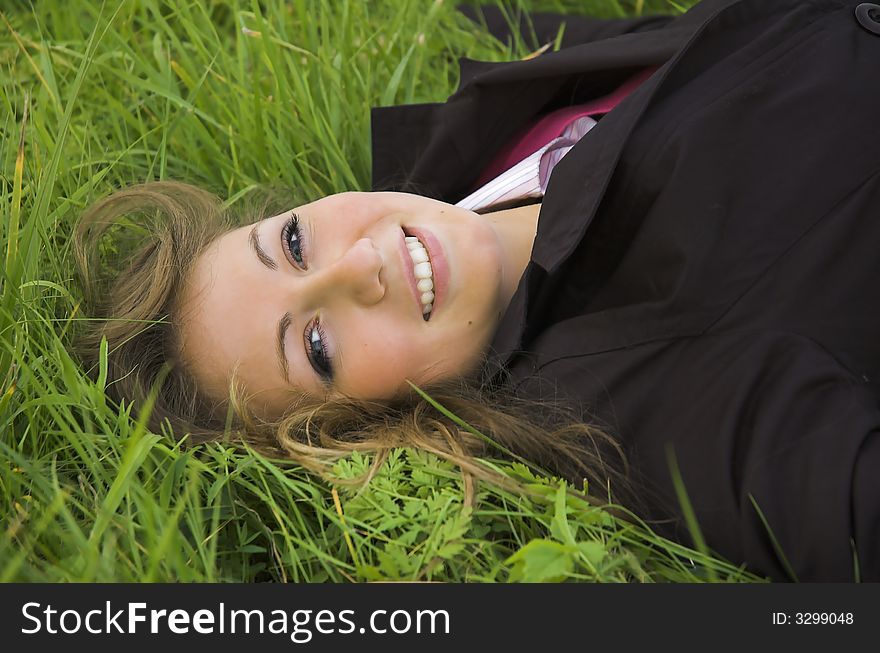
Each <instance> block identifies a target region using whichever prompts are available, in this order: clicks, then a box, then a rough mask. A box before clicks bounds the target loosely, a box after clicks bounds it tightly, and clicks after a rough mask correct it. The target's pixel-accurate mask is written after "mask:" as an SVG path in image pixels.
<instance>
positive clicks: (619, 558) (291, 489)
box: [0, 0, 751, 581]
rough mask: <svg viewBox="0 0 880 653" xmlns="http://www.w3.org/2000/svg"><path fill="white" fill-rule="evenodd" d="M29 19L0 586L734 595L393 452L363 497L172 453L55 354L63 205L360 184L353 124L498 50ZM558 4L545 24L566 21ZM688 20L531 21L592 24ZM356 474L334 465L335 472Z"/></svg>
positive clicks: (690, 562) (19, 29) (57, 15)
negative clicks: (687, 587) (588, 585)
mask: <svg viewBox="0 0 880 653" xmlns="http://www.w3.org/2000/svg"><path fill="white" fill-rule="evenodd" d="M207 4H208V3H204V2H201V1H198V2H197V1H196V0H177V1H171V0H168V1H167V2H163V1H160V0H142V1H131V2H123V3H116V2H110V3H106V4H104V5H102V4H101V3H100V2H97V1H95V2H77V1H72V0H40V2H36V3H33V5H31V4H30V3H25V2H22V3H20V4H19V5H12V6H9V5H8V3H4V10H3V14H2V22H3V24H2V25H0V31H2V34H3V37H2V38H0V77H2V84H0V104H2V106H0V129H2V135H3V142H2V145H0V148H2V149H0V168H2V169H0V173H2V185H0V194H2V202H0V207H2V208H0V210H2V217H3V220H2V245H3V247H2V253H0V256H2V257H3V261H2V264H0V268H2V270H0V271H2V275H3V276H2V299H0V383H2V385H0V433H2V437H0V515H2V524H0V579H2V580H5V581H9V580H18V581H178V580H180V581H252V580H290V581H347V580H371V579H380V578H383V579H431V580H452V581H465V580H467V581H508V580H550V579H575V580H596V581H699V580H749V579H750V578H751V577H749V576H747V575H746V574H744V573H743V572H742V571H741V570H738V569H737V568H735V567H732V566H730V565H728V564H725V563H723V562H721V561H718V560H714V559H712V558H711V557H709V556H708V555H707V554H705V552H704V553H700V552H697V551H691V550H688V549H685V548H683V547H681V546H678V545H676V544H673V543H670V542H667V541H664V540H662V539H660V538H658V537H656V536H655V535H653V534H651V533H650V532H649V531H648V530H646V529H643V528H639V527H636V526H633V525H631V524H627V523H625V522H619V521H616V520H615V519H613V518H612V517H611V516H609V515H608V513H606V512H604V511H602V510H599V509H596V508H591V507H589V506H588V505H586V504H584V503H582V502H580V501H578V500H576V499H573V498H571V497H570V496H568V495H567V494H566V493H565V492H564V488H563V487H562V486H561V485H560V483H559V482H558V481H554V480H552V479H545V478H539V477H533V476H531V474H530V473H529V472H528V470H526V469H525V468H523V467H520V466H503V469H505V470H506V472H507V473H508V474H510V475H511V476H514V477H516V478H519V479H520V480H523V481H525V482H527V483H528V484H529V485H531V486H532V487H533V488H534V489H535V490H536V492H535V493H534V496H532V497H528V498H527V497H524V496H519V495H513V494H511V493H508V492H505V491H504V490H501V489H498V488H495V487H491V486H487V485H483V486H482V487H481V488H480V491H479V494H478V501H477V503H476V506H475V507H474V508H473V509H468V508H465V507H464V506H463V503H462V484H461V481H460V478H459V476H458V473H457V471H456V470H455V469H453V468H452V467H451V466H449V465H448V464H446V463H444V462H441V461H438V460H437V459H435V458H432V457H429V456H426V455H423V454H420V453H418V452H411V451H399V452H398V453H397V454H396V455H394V456H392V457H391V459H390V460H389V461H388V463H387V464H386V465H385V467H384V468H383V470H382V472H381V474H380V475H379V476H378V477H377V478H376V479H374V481H373V482H372V483H371V484H370V486H369V487H368V488H367V489H365V490H363V491H356V490H346V489H344V488H339V489H338V493H337V494H336V496H334V491H333V490H332V489H331V488H330V487H329V486H328V485H326V484H325V483H322V482H320V481H318V480H316V479H315V478H312V477H310V476H309V475H308V474H306V473H304V472H303V471H302V470H300V469H297V468H292V467H291V466H289V465H287V466H279V465H276V464H273V463H270V462H268V461H266V460H263V459H260V458H259V457H256V456H252V455H247V454H246V453H239V452H236V451H233V450H230V449H226V448H223V447H220V446H210V447H205V448H201V449H199V450H197V451H193V450H191V451H185V450H182V449H181V448H180V447H179V446H177V445H176V444H175V442H174V440H173V439H172V438H169V437H162V436H160V435H156V434H153V433H149V432H147V431H146V430H145V428H144V427H143V425H141V424H139V423H137V421H136V420H134V419H133V418H132V417H131V416H130V414H129V410H128V408H123V409H121V410H120V409H119V408H117V407H113V406H110V405H108V404H107V402H106V401H105V398H104V393H103V389H102V388H103V384H102V381H100V380H99V381H98V382H97V383H95V382H92V381H90V380H89V379H88V377H87V376H86V375H85V373H84V370H82V369H81V368H80V367H79V365H78V364H77V362H76V360H75V359H74V358H73V357H72V356H71V355H70V354H69V353H68V349H67V347H68V345H69V341H70V333H71V331H72V329H73V328H74V326H75V325H76V324H75V323H76V322H77V320H79V319H80V317H79V312H78V311H79V296H78V291H77V289H76V285H75V283H74V281H73V272H72V270H73V267H72V256H71V250H70V246H69V235H70V233H71V228H72V225H73V223H74V221H75V220H76V218H77V216H78V214H79V213H80V212H81V210H82V209H83V208H84V207H86V206H87V205H89V204H90V203H91V202H92V201H94V200H95V199H97V198H99V197H101V196H103V195H105V194H107V193H108V192H109V191H110V190H111V189H114V188H118V187H121V186H125V185H128V184H131V183H134V182H139V181H144V180H148V179H157V178H171V179H181V180H185V181H189V182H194V183H197V184H201V185H203V186H206V187H208V188H210V189H212V190H214V191H216V192H217V193H219V194H220V195H222V196H224V197H228V198H230V202H232V203H234V202H237V201H241V200H242V199H243V198H245V197H246V196H247V195H248V194H249V193H250V192H251V191H253V190H254V189H255V188H256V187H258V186H259V185H263V184H267V183H270V184H279V185H282V186H284V187H286V188H290V189H294V190H292V191H291V193H292V199H291V205H294V204H296V203H299V202H301V201H305V200H309V199H313V198H315V197H317V196H320V195H324V194H327V193H332V192H337V191H341V190H350V189H366V188H368V187H369V176H370V175H369V173H370V156H369V108H370V106H372V105H379V104H393V103H410V102H425V101H437V100H442V99H445V97H446V96H447V95H448V94H449V93H450V92H451V91H452V90H453V89H454V87H455V85H456V83H457V79H456V76H457V66H456V63H455V62H456V58H457V57H458V56H462V55H467V56H469V57H471V58H475V59H488V60H504V59H508V58H511V57H515V56H522V55H523V54H525V53H526V52H527V48H526V46H525V45H524V44H513V46H512V47H510V48H509V47H507V46H506V45H504V44H500V43H498V42H496V41H494V40H493V39H492V38H490V37H489V36H487V35H486V34H485V33H482V32H481V31H480V30H479V29H477V28H476V27H474V26H473V25H471V24H470V23H468V22H467V21H466V20H465V19H464V18H463V17H461V16H459V15H458V14H457V13H456V12H455V11H454V8H453V7H452V6H451V3H449V2H440V1H438V2H432V1H431V0H386V1H383V2H379V1H371V2H359V1H354V0H352V1H351V2H343V1H338V2H337V1H335V0H301V1H297V2H282V1H281V0H263V1H261V2H256V1H254V2H248V1H246V0H222V1H218V2H215V3H211V4H210V8H205V6H206V5H207ZM566 4H567V5H569V7H566V6H565V5H566ZM688 4H692V2H684V0H682V1H681V2H678V3H677V4H676V3H673V2H671V1H669V0H655V1H654V2H639V1H636V0H632V1H630V2H629V3H624V2H622V1H621V2H620V3H619V4H618V2H616V0H592V2H588V1H583V2H568V3H553V2H544V3H541V5H540V7H541V8H543V9H566V8H572V6H574V5H576V9H577V10H578V11H581V12H587V13H592V14H595V15H601V16H620V15H632V14H637V13H640V12H645V13H647V12H649V11H665V12H673V11H676V10H677V9H679V8H681V6H682V5H688ZM367 465H368V460H366V459H364V458H362V457H357V456H355V457H353V458H352V459H350V460H347V461H343V462H342V463H340V464H339V466H338V469H337V471H338V473H339V474H340V475H342V476H355V475H357V474H359V473H360V472H362V471H363V470H364V469H365V468H366V466H367Z"/></svg>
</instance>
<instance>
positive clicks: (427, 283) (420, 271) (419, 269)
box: [403, 228, 434, 322]
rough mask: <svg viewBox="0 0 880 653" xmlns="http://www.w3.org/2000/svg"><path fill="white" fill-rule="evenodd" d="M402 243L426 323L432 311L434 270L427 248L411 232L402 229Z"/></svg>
mask: <svg viewBox="0 0 880 653" xmlns="http://www.w3.org/2000/svg"><path fill="white" fill-rule="evenodd" d="M403 235H404V243H405V244H406V249H407V253H408V254H409V259H410V263H411V264H412V273H413V277H414V279H415V284H416V295H417V296H418V299H419V303H420V305H421V309H422V318H423V319H424V320H425V322H427V321H428V320H430V319H431V313H432V311H433V310H434V270H433V268H432V266H431V258H430V255H429V254H428V248H427V247H425V244H424V243H423V242H422V241H421V240H420V239H419V238H418V237H417V236H416V235H414V234H413V233H412V232H410V231H407V229H405V228H404V229H403Z"/></svg>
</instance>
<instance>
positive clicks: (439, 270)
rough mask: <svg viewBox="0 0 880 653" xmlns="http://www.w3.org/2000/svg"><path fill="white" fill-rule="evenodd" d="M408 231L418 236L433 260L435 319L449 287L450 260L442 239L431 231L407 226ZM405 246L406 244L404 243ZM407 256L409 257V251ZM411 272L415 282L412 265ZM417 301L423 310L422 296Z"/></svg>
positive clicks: (432, 311) (433, 310)
mask: <svg viewBox="0 0 880 653" xmlns="http://www.w3.org/2000/svg"><path fill="white" fill-rule="evenodd" d="M406 231H407V232H409V233H410V234H412V235H413V236H415V237H416V238H418V239H419V240H420V241H421V242H422V245H424V246H425V249H427V250H428V259H430V261H431V272H432V276H433V277H434V307H433V308H432V309H431V318H432V319H433V318H434V315H436V313H437V307H438V306H442V305H443V301H444V299H445V298H446V291H447V289H448V288H449V262H448V260H447V258H446V253H445V252H444V251H443V246H442V245H441V244H440V241H439V240H437V237H436V236H435V235H434V234H432V233H431V232H430V231H428V230H427V229H423V228H421V227H407V228H406ZM405 247H406V245H405V244H404V248H405ZM407 257H409V253H408V252H407ZM409 274H410V275H411V276H412V279H413V283H415V275H414V274H413V271H412V265H410V267H409ZM416 292H417V294H418V295H420V294H421V293H418V289H416ZM417 301H418V302H419V310H421V306H422V301H421V297H417Z"/></svg>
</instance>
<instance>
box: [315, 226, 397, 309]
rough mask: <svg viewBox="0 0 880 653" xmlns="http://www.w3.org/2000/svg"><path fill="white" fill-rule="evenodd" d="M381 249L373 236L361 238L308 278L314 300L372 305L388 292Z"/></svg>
mask: <svg viewBox="0 0 880 653" xmlns="http://www.w3.org/2000/svg"><path fill="white" fill-rule="evenodd" d="M382 267H383V260H382V254H381V252H380V251H379V250H378V249H377V248H376V246H375V245H374V244H373V241H372V240H371V239H369V238H361V239H360V240H358V241H357V242H355V243H354V244H353V245H352V246H351V247H349V248H348V249H347V250H346V251H345V252H343V253H342V255H341V256H339V258H337V259H336V260H335V261H334V262H332V263H330V264H329V265H328V266H327V267H325V268H323V269H321V270H318V271H317V273H316V274H314V275H312V276H311V277H310V278H308V282H311V283H310V284H309V283H308V282H307V284H308V285H310V286H311V288H310V290H311V292H310V293H309V295H310V298H311V300H312V301H313V302H318V303H321V304H326V303H328V302H330V303H332V302H334V301H339V300H349V301H355V302H357V303H359V304H362V305H364V306H371V305H372V304H375V303H377V302H378V301H379V300H381V299H382V298H383V297H384V296H385V283H384V279H383V278H382V275H380V272H381V271H382Z"/></svg>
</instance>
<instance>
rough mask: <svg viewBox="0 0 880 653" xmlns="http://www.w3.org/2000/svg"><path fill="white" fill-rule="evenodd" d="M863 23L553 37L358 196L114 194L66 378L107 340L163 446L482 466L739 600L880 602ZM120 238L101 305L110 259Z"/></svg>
mask: <svg viewBox="0 0 880 653" xmlns="http://www.w3.org/2000/svg"><path fill="white" fill-rule="evenodd" d="M857 5H859V3H855V2H847V1H842V0H820V1H818V2H813V3H809V4H807V5H805V4H804V3H802V2H799V1H797V0H784V1H780V2H774V3H767V2H763V0H706V1H705V2H702V3H700V4H699V5H697V6H696V7H695V8H694V9H692V10H691V11H689V12H687V13H686V14H684V15H682V16H679V17H675V18H671V17H668V18H667V17H660V18H657V17H654V18H648V19H638V20H626V21H589V20H576V19H569V23H568V26H567V29H566V32H565V34H566V40H563V42H562V45H563V47H562V48H561V49H560V50H559V51H557V52H549V51H548V52H545V53H543V54H541V55H540V56H537V57H534V58H531V59H529V60H526V61H516V62H510V63H492V64H489V63H485V64H484V63H480V62H475V61H470V60H463V61H462V71H461V85H460V87H459V89H458V91H457V92H456V93H455V94H454V95H453V96H452V97H450V98H449V100H448V101H447V102H445V103H440V104H430V105H424V104H422V105H413V106H402V107H387V108H383V109H376V110H374V113H373V121H372V135H373V142H372V148H373V189H374V191H376V192H370V193H357V192H355V193H341V194H338V195H332V196H328V197H324V198H321V199H317V200H315V201H314V202H310V203H307V204H304V205H301V206H289V207H284V209H283V210H273V211H265V212H263V211H257V212H254V213H251V214H248V215H243V216H238V217H233V216H231V215H229V214H228V213H227V211H225V210H224V209H223V204H222V202H221V200H220V199H219V198H217V197H215V196H213V195H211V194H209V193H207V192H205V191H202V190H199V189H197V188H195V187H192V186H189V185H184V184H178V183H173V182H159V183H152V184H146V185H143V186H137V187H133V188H129V189H124V190H121V191H119V192H117V193H115V194H113V195H111V196H110V197H108V198H106V199H105V200H103V201H101V202H99V203H98V204H97V205H96V206H94V207H92V208H91V209H90V210H89V211H88V212H87V213H86V214H85V215H84V217H83V218H82V221H81V223H80V226H79V230H78V232H77V252H78V260H79V261H80V266H81V271H82V274H83V278H84V279H85V284H86V287H87V288H88V289H90V291H91V292H90V296H91V298H92V299H93V300H94V306H95V310H96V315H98V316H99V317H100V318H101V319H102V320H103V321H102V322H100V323H99V327H98V328H96V329H95V330H94V331H92V332H91V333H89V334H87V336H86V339H85V342H84V349H85V351H88V352H96V351H97V345H98V343H99V341H100V339H101V338H107V340H108V343H109V351H110V352H112V353H111V355H110V358H109V362H110V374H111V376H112V378H113V379H114V383H113V384H112V385H111V386H110V389H111V391H112V392H113V393H114V395H115V396H116V398H117V399H132V400H135V401H136V402H137V403H138V404H139V405H143V404H144V403H145V402H146V399H147V397H148V395H149V394H150V392H151V389H152V388H154V387H157V388H158V395H157V396H156V399H155V403H154V404H153V405H152V412H151V417H150V419H151V423H152V424H153V426H154V428H159V427H160V425H161V423H163V422H164V421H165V420H168V421H170V423H171V424H172V425H173V426H174V428H175V431H176V432H177V433H190V434H191V440H192V441H193V442H203V441H211V440H217V439H225V440H230V441H242V442H246V443H248V444H250V445H252V446H254V447H256V448H257V449H259V450H261V451H263V452H266V453H268V454H271V455H275V456H282V457H287V458H291V459H293V460H296V461H297V462H299V463H301V464H302V465H304V466H305V467H307V468H309V469H313V470H317V471H322V470H324V469H325V466H326V464H327V463H328V462H330V461H332V460H335V459H337V458H338V457H340V456H343V455H345V454H347V453H348V452H351V451H369V452H377V453H379V454H380V455H379V456H377V457H376V465H378V464H379V463H380V462H381V459H382V457H381V454H385V453H386V452H388V451H389V450H390V449H391V448H393V447H397V446H409V447H417V448H420V449H424V450H426V451H430V452H433V453H435V454H437V455H439V456H442V457H444V458H447V459H449V460H453V461H455V462H456V463H457V464H458V465H460V466H461V468H462V469H463V470H464V471H465V472H467V473H469V474H473V475H476V476H478V477H489V476H491V474H490V473H489V472H488V471H487V470H486V468H485V467H483V466H482V465H481V464H480V463H479V462H478V461H477V460H476V459H475V458H476V457H479V456H486V455H489V454H493V453H496V452H497V451H498V450H499V449H500V450H501V451H502V452H504V453H506V455H508V456H520V457H523V458H525V459H527V460H530V461H532V462H534V463H537V464H538V465H541V466H543V467H545V468H547V469H549V470H551V471H553V472H555V473H557V474H560V475H562V476H565V477H566V478H568V479H569V480H571V481H572V482H573V483H575V484H576V486H577V487H581V486H582V482H583V480H586V481H587V482H588V486H587V487H588V491H589V492H590V493H591V494H592V495H593V496H594V497H596V498H605V499H607V498H608V497H607V490H608V489H610V492H611V495H612V497H613V498H614V499H616V500H618V501H620V502H621V503H623V505H625V506H627V507H629V508H630V509H631V510H633V512H635V513H636V514H637V515H639V516H640V517H642V518H644V519H646V520H648V521H649V522H650V523H652V524H654V525H655V528H656V529H657V530H658V532H660V533H662V534H664V535H667V536H669V537H671V538H673V539H678V540H681V541H683V542H686V543H689V542H690V540H689V539H688V538H689V537H690V535H689V531H688V528H687V527H686V525H685V516H686V515H687V514H688V512H689V511H690V510H693V514H694V515H695V517H696V521H697V523H698V524H699V526H700V529H701V531H702V534H703V535H704V536H705V537H706V540H707V542H708V544H709V546H711V547H712V548H713V549H715V550H716V551H718V552H719V553H721V554H722V555H723V556H725V557H726V558H728V559H730V560H731V561H733V562H734V563H736V564H739V563H745V564H746V565H747V567H748V568H749V569H751V570H753V571H756V572H758V573H761V574H766V575H769V576H771V577H773V578H779V579H786V578H798V579H800V580H844V581H846V580H854V579H873V580H878V579H880V555H878V553H880V492H878V488H877V481H876V475H870V470H871V469H876V467H877V465H878V463H880V439H878V435H877V433H878V429H880V405H878V393H877V389H876V384H875V382H874V380H875V379H876V376H877V374H880V340H878V338H877V334H878V333H880V305H878V303H877V302H876V279H877V278H878V277H880V263H878V261H880V259H878V257H876V255H875V250H876V243H877V242H878V241H880V232H878V230H880V222H878V220H877V219H876V217H877V213H876V206H877V205H878V201H880V177H878V172H877V155H876V152H877V151H878V146H880V132H878V130H877V129H876V127H875V125H876V120H875V116H876V115H878V112H880V95H878V94H877V93H876V92H874V91H872V90H869V89H873V88H874V87H875V86H876V85H875V84H873V82H872V80H873V79H874V77H875V73H876V71H875V68H876V67H875V62H876V61H877V60H878V57H880V7H876V8H875V9H873V10H872V11H873V12H874V13H871V12H870V11H865V10H864V9H861V10H857ZM490 18H491V16H490ZM559 21H560V18H559V17H556V18H554V17H551V16H543V17H540V18H539V20H538V21H537V22H536V28H537V31H538V32H539V36H541V35H543V37H544V38H545V39H546V40H549V37H550V36H552V35H554V34H556V33H557V30H558V26H559ZM496 28H498V26H496ZM832 99H833V101H830V100H832ZM817 106H822V107H823V113H822V117H821V125H818V124H817V122H816V120H817V114H816V111H815V107H817ZM832 161H833V165H830V162H832ZM137 216H139V217H141V218H142V219H143V220H144V221H143V224H144V225H145V232H146V234H147V237H146V241H145V243H144V244H143V246H142V247H141V248H140V249H139V250H137V252H136V253H135V254H134V255H133V256H132V257H131V258H130V259H128V260H127V261H125V262H124V263H123V264H121V265H117V268H116V270H117V271H116V276H115V278H114V279H113V280H112V283H111V286H110V290H109V292H105V291H104V290H102V286H101V283H100V279H98V278H97V276H96V273H95V270H96V269H97V265H96V263H95V260H96V259H95V253H96V252H97V250H98V248H99V245H100V243H101V242H102V241H101V237H102V235H103V234H104V233H107V230H108V229H109V228H110V226H111V225H113V224H114V223H115V222H116V221H117V220H119V219H120V218H123V217H125V218H126V219H132V218H133V217H137ZM157 319H161V320H162V322H161V323H160V324H150V326H148V327H145V326H144V324H145V321H152V320H157ZM166 373H167V374H166ZM438 404H439V405H440V406H442V407H443V408H444V409H445V411H448V412H444V411H442V410H440V409H439V408H438V406H437V405H438ZM448 413H451V414H452V415H454V416H455V417H451V416H450V415H449V414H448ZM487 439H488V440H491V441H492V442H494V443H495V445H497V448H495V447H493V446H491V445H490V444H488V443H487Z"/></svg>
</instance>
